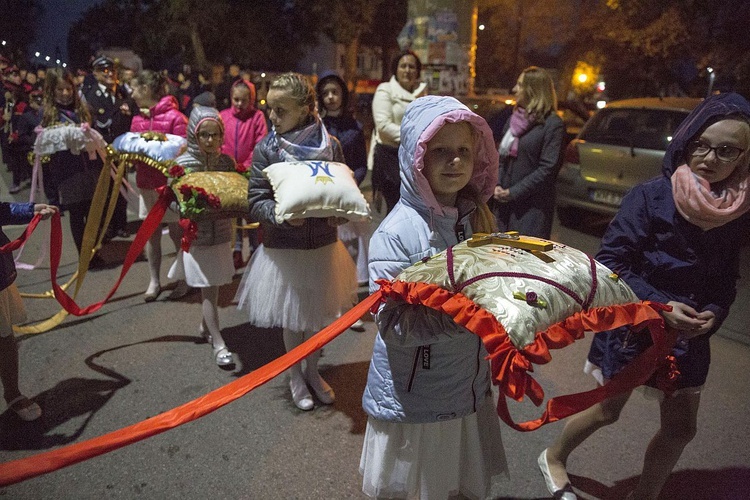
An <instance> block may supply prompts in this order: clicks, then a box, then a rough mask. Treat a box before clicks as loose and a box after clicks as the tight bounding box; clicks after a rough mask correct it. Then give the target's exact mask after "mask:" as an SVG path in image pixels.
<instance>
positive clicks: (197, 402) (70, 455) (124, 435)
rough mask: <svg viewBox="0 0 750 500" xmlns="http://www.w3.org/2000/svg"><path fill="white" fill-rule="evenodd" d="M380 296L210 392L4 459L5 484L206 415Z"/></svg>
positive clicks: (0, 474) (342, 327)
mask: <svg viewBox="0 0 750 500" xmlns="http://www.w3.org/2000/svg"><path fill="white" fill-rule="evenodd" d="M380 300H381V294H380V292H376V293H373V294H372V295H370V296H369V297H367V298H366V299H365V300H363V301H362V302H360V303H359V304H357V305H356V306H354V307H353V308H352V309H350V310H349V311H348V312H346V313H345V314H343V315H342V316H341V317H340V318H338V319H337V320H336V321H335V322H334V323H332V324H330V325H329V326H327V327H326V328H324V329H323V330H321V331H320V332H318V333H316V334H315V335H313V336H312V337H311V338H310V339H309V340H308V341H306V342H304V343H303V344H301V345H299V346H297V347H295V348H294V349H292V350H291V351H289V352H287V353H286V354H284V355H283V356H280V357H278V358H276V359H275V360H273V361H271V362H270V363H268V364H266V365H264V366H262V367H260V368H258V369H257V370H254V371H253V372H251V373H248V374H247V375H245V376H243V377H241V378H238V379H237V380H235V381H233V382H230V383H229V384H227V385H225V386H222V387H219V388H218V389H215V390H213V391H211V392H209V393H208V394H206V395H204V396H201V397H199V398H197V399H194V400H192V401H190V402H188V403H185V404H183V405H181V406H178V407H177V408H173V409H172V410H169V411H166V412H164V413H161V414H159V415H156V416H154V417H151V418H149V419H146V420H143V421H141V422H138V423H137V424H133V425H131V426H128V427H124V428H122V429H118V430H116V431H113V432H110V433H108V434H104V435H103V436H99V437H96V438H93V439H89V440H87V441H82V442H80V443H75V444H72V445H69V446H65V447H63V448H59V449H56V450H51V451H47V452H44V453H39V454H37V455H32V456H30V457H27V458H22V459H19V460H13V461H11V462H5V463H3V464H0V486H8V485H11V484H15V483H18V482H21V481H24V480H26V479H30V478H32V477H36V476H39V475H41V474H45V473H47V472H52V471H55V470H58V469H61V468H63V467H66V466H68V465H72V464H75V463H78V462H82V461H84V460H87V459H89V458H93V457H96V456H98V455H102V454H104V453H107V452H110V451H113V450H116V449H118V448H122V447H123V446H127V445H129V444H132V443H135V442H138V441H141V440H143V439H146V438H148V437H151V436H154V435H156V434H160V433H162V432H164V431H167V430H169V429H172V428H174V427H177V426H180V425H182V424H186V423H188V422H190V421H192V420H195V419H198V418H200V417H203V416H204V415H207V414H209V413H211V412H213V411H214V410H217V409H219V408H221V407H222V406H224V405H226V404H228V403H231V402H232V401H234V400H235V399H238V398H240V397H242V396H244V395H245V394H247V393H248V392H250V391H252V390H253V389H255V388H256V387H259V386H261V385H263V384H265V383H266V382H268V381H269V380H271V379H273V378H274V377H276V376H277V375H279V374H280V373H281V372H283V371H284V370H286V369H287V368H289V367H290V366H292V365H293V364H295V363H298V362H300V361H301V360H302V359H304V358H306V357H307V356H308V355H310V354H311V353H313V352H315V351H317V350H319V349H320V348H321V347H323V346H324V345H326V344H327V343H329V342H330V341H331V340H333V339H334V338H336V337H338V336H339V335H340V334H341V333H343V332H345V331H346V329H347V328H349V327H350V326H351V325H352V324H353V323H354V322H355V321H356V320H357V319H359V318H360V317H361V316H362V315H363V314H365V313H366V312H367V311H369V310H370V309H371V308H372V306H374V305H375V304H377V303H378V302H379V301H380Z"/></svg>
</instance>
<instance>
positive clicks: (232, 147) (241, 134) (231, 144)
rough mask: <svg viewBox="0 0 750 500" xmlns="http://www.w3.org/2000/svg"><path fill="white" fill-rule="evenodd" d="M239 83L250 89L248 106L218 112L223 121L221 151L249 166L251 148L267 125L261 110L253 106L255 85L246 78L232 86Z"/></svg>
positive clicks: (259, 138)
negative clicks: (240, 109)
mask: <svg viewBox="0 0 750 500" xmlns="http://www.w3.org/2000/svg"><path fill="white" fill-rule="evenodd" d="M240 84H244V85H246V86H247V87H248V88H249V89H250V106H249V107H248V109H245V110H242V111H238V110H237V109H235V108H234V106H232V107H229V108H227V109H224V110H222V111H221V112H220V115H221V119H222V121H223V122H224V143H223V144H222V146H221V152H222V153H224V154H226V155H229V156H231V157H232V158H234V160H235V161H236V162H237V165H238V166H240V165H242V166H245V167H247V168H250V165H251V164H252V160H253V150H254V149H255V146H256V145H257V144H258V143H259V142H260V140H261V139H263V137H265V135H266V134H267V133H268V127H267V126H266V117H265V116H264V115H263V112H262V111H260V110H258V109H256V108H255V85H253V84H252V83H251V82H249V81H247V80H238V81H237V82H235V84H234V85H232V88H234V87H235V86H237V85H240Z"/></svg>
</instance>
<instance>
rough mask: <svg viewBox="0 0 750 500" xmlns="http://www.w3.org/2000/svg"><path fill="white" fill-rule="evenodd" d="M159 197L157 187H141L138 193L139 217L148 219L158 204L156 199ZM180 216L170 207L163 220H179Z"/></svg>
mask: <svg viewBox="0 0 750 500" xmlns="http://www.w3.org/2000/svg"><path fill="white" fill-rule="evenodd" d="M158 199H159V193H157V192H156V189H141V190H140V194H139V195H138V218H139V219H140V220H146V217H147V216H148V213H149V212H150V211H151V209H152V208H154V205H156V200H158ZM179 220H180V216H179V215H178V214H177V212H175V211H174V210H171V209H168V210H167V211H166V212H164V218H163V219H162V220H161V221H162V222H178V221H179Z"/></svg>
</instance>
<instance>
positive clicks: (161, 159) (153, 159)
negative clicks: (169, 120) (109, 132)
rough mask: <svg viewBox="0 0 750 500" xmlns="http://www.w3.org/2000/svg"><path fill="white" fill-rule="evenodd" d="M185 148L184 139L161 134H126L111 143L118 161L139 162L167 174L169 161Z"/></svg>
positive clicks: (185, 142) (150, 132)
mask: <svg viewBox="0 0 750 500" xmlns="http://www.w3.org/2000/svg"><path fill="white" fill-rule="evenodd" d="M186 147H187V140H186V139H185V138H184V137H180V136H179V135H174V134H164V133H161V132H152V131H149V132H126V133H124V134H122V135H119V136H117V137H116V138H115V140H114V141H113V142H112V149H113V150H114V152H115V153H117V155H118V156H119V158H120V159H122V160H126V161H128V160H129V161H140V162H142V163H144V164H146V165H148V166H149V167H152V168H155V169H157V170H159V171H160V172H161V173H163V174H165V175H166V174H167V169H168V168H169V166H170V163H171V160H174V159H175V158H177V157H178V156H179V155H181V154H182V153H183V152H184V151H185V148H186Z"/></svg>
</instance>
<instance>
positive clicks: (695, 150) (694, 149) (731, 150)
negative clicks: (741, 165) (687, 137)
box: [688, 141, 745, 163]
mask: <svg viewBox="0 0 750 500" xmlns="http://www.w3.org/2000/svg"><path fill="white" fill-rule="evenodd" d="M711 151H713V152H714V155H716V158H717V159H718V160H719V161H723V162H725V163H728V162H730V161H734V160H736V159H737V158H739V157H740V155H741V154H742V153H744V152H745V150H744V149H741V148H738V147H736V146H729V145H726V144H724V145H721V146H709V145H708V144H706V143H704V142H702V141H693V142H691V143H690V145H689V146H688V153H690V156H708V153H710V152H711Z"/></svg>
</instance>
